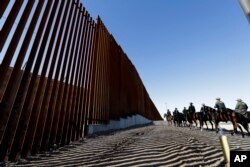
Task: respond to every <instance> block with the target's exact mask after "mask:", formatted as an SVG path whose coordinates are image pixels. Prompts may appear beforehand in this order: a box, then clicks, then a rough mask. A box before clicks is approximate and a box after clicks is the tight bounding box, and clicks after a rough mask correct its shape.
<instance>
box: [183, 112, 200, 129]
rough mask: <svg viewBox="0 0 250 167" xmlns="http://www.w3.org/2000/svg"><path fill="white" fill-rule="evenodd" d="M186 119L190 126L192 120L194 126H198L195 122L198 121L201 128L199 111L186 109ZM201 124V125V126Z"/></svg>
mask: <svg viewBox="0 0 250 167" xmlns="http://www.w3.org/2000/svg"><path fill="white" fill-rule="evenodd" d="M186 117H187V121H188V122H189V124H190V128H191V127H192V125H193V122H194V123H195V125H196V127H197V126H198V124H197V121H199V122H200V129H201V128H202V126H203V122H202V120H201V114H200V113H199V112H192V111H188V112H187V116H186ZM201 125H202V126H201Z"/></svg>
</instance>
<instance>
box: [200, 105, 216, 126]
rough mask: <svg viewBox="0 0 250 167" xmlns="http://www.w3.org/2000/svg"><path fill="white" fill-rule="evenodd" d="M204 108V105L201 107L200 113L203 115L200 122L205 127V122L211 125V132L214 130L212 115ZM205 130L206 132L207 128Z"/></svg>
mask: <svg viewBox="0 0 250 167" xmlns="http://www.w3.org/2000/svg"><path fill="white" fill-rule="evenodd" d="M205 108H206V106H205V105H204V106H203V107H201V110H200V111H201V112H202V113H203V115H202V117H201V119H202V122H204V123H205V124H206V126H207V121H209V122H210V124H211V125H212V130H214V126H213V123H212V115H211V114H210V113H208V112H207V111H206V110H205ZM207 130H208V126H207Z"/></svg>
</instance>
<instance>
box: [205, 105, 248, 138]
mask: <svg viewBox="0 0 250 167" xmlns="http://www.w3.org/2000/svg"><path fill="white" fill-rule="evenodd" d="M204 111H205V112H207V113H208V114H210V115H211V116H212V119H213V120H214V122H215V130H216V133H218V132H219V128H218V125H219V122H228V121H230V122H232V124H233V131H232V132H231V135H234V133H237V127H238V128H239V129H240V131H241V134H242V137H244V132H243V130H242V128H241V126H240V125H239V122H238V120H240V114H239V113H236V112H235V111H234V110H231V109H229V108H226V109H224V110H223V111H221V112H219V113H217V111H216V110H215V109H214V108H212V107H209V106H206V107H204Z"/></svg>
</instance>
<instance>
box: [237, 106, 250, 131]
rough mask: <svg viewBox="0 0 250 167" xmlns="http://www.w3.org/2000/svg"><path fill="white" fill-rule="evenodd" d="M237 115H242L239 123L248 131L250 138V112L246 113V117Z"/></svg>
mask: <svg viewBox="0 0 250 167" xmlns="http://www.w3.org/2000/svg"><path fill="white" fill-rule="evenodd" d="M235 113H236V114H237V115H240V116H238V117H239V119H238V123H240V124H241V125H242V126H243V127H244V129H246V131H247V133H248V135H249V136H250V132H249V126H248V123H250V112H249V111H248V112H246V113H245V114H244V115H242V114H240V113H237V112H235Z"/></svg>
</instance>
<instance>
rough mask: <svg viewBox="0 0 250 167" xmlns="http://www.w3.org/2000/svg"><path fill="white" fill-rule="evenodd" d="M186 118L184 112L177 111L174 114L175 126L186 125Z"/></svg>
mask: <svg viewBox="0 0 250 167" xmlns="http://www.w3.org/2000/svg"><path fill="white" fill-rule="evenodd" d="M186 122H187V120H186V118H185V115H184V114H183V113H180V112H178V113H176V114H175V115H174V124H175V126H185V125H186Z"/></svg>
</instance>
